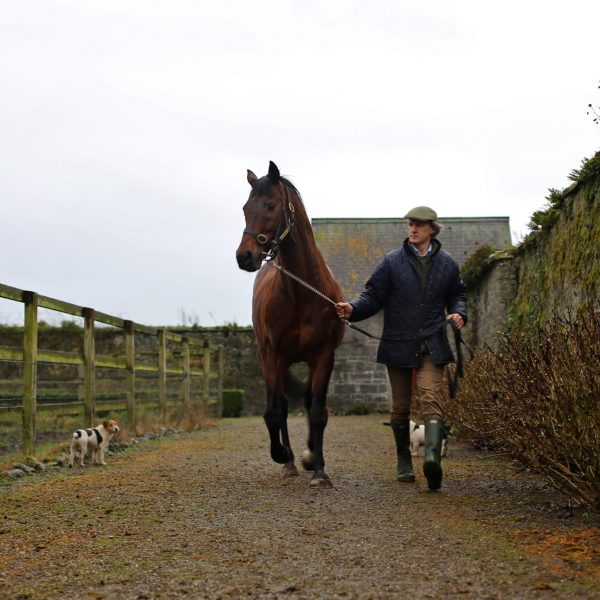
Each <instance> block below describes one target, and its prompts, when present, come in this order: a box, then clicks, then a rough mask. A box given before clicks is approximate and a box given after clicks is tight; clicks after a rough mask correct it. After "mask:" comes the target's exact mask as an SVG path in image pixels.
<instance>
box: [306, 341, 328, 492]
mask: <svg viewBox="0 0 600 600" xmlns="http://www.w3.org/2000/svg"><path fill="white" fill-rule="evenodd" d="M332 369H333V352H332V353H331V354H327V355H324V356H321V357H320V358H319V360H318V361H316V363H315V364H314V365H311V371H312V390H313V398H312V404H311V407H310V411H309V413H308V427H309V435H308V444H309V453H310V462H311V463H312V464H311V466H312V470H313V471H314V475H313V477H312V479H311V482H310V483H311V485H331V481H330V480H329V477H327V475H326V474H325V460H324V458H323V436H324V433H325V427H327V420H328V414H327V407H326V401H327V386H328V384H329V378H330V376H331V371H332ZM311 445H312V448H311ZM307 458H308V457H307ZM303 462H304V464H305V465H306V464H307V462H308V461H305V460H304V459H303ZM305 468H306V467H305Z"/></svg>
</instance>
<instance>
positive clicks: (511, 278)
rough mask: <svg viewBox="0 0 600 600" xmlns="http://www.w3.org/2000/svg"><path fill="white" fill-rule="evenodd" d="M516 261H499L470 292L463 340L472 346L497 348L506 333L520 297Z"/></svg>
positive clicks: (508, 259)
mask: <svg viewBox="0 0 600 600" xmlns="http://www.w3.org/2000/svg"><path fill="white" fill-rule="evenodd" d="M517 287H518V269H517V261H516V260H515V259H514V258H512V257H506V258H501V259H499V260H496V261H495V262H494V263H493V264H492V265H491V267H490V269H489V270H488V271H486V273H485V275H484V276H483V277H482V279H481V281H480V282H479V283H478V285H477V287H475V288H474V289H473V290H469V293H468V301H469V323H468V325H467V326H466V327H465V329H464V333H463V337H464V339H465V341H466V342H467V343H469V344H470V345H471V346H473V347H474V348H475V347H478V346H483V345H485V344H487V345H489V346H491V347H494V346H495V339H496V338H497V335H498V333H499V332H504V331H506V329H507V327H508V322H509V315H510V311H511V307H512V303H513V301H514V298H515V296H516V294H517Z"/></svg>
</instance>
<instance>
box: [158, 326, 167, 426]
mask: <svg viewBox="0 0 600 600" xmlns="http://www.w3.org/2000/svg"><path fill="white" fill-rule="evenodd" d="M158 409H159V412H160V417H161V419H162V421H163V423H166V422H167V337H166V335H165V331H164V329H161V330H159V332H158Z"/></svg>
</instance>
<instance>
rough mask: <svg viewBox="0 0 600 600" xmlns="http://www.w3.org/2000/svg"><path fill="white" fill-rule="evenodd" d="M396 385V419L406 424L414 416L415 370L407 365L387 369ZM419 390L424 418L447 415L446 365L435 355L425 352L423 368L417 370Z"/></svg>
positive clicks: (394, 418) (393, 409)
mask: <svg viewBox="0 0 600 600" xmlns="http://www.w3.org/2000/svg"><path fill="white" fill-rule="evenodd" d="M387 371H388V377H389V378H390V385H391V386H392V417H391V420H392V422H394V421H395V422H397V423H406V422H407V421H408V420H409V419H410V405H411V399H412V392H413V389H412V388H413V382H412V371H413V370H412V369H410V368H403V367H390V366H388V368H387ZM416 371H417V377H416V390H415V391H416V392H417V394H418V395H419V399H420V401H421V411H422V413H423V416H424V417H439V418H440V419H442V418H443V416H444V413H443V411H442V400H441V399H442V389H443V385H444V367H442V366H440V365H436V364H435V363H434V362H433V360H432V359H431V355H429V354H425V355H423V360H422V362H421V367H420V368H419V369H417V370H416Z"/></svg>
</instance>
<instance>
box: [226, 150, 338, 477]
mask: <svg viewBox="0 0 600 600" xmlns="http://www.w3.org/2000/svg"><path fill="white" fill-rule="evenodd" d="M247 179H248V183H249V184H250V185H251V187H252V189H251V191H250V196H249V198H248V201H247V202H246V204H245V205H244V208H243V210H244V216H245V219H246V227H245V229H244V232H243V234H242V240H241V242H240V245H239V247H238V249H237V252H236V258H237V262H238V265H239V267H240V269H243V270H245V271H250V272H254V271H258V273H257V275H256V279H255V282H254V291H253V297H252V324H253V326H254V333H255V336H256V341H257V344H258V350H259V354H260V361H261V366H262V372H263V376H264V379H265V383H266V387H267V405H266V409H265V412H264V420H265V423H266V425H267V429H268V430H269V436H270V440H271V458H272V459H273V460H274V461H275V462H276V463H279V464H282V465H284V466H283V469H282V472H283V474H284V475H285V476H293V475H298V470H297V469H296V466H295V464H294V453H293V452H292V448H291V445H290V440H289V435H288V427H287V416H288V407H287V400H286V381H289V373H288V371H289V369H290V367H291V365H292V364H293V363H297V362H306V363H307V364H308V367H309V376H308V382H307V384H306V389H305V393H304V404H305V407H306V411H307V416H308V449H307V450H305V451H304V453H303V455H302V465H303V466H304V468H305V469H306V470H309V471H313V476H312V479H311V481H310V484H311V485H331V482H330V480H329V477H328V476H327V475H326V474H325V461H324V459H323V434H324V431H325V427H326V426H327V418H328V414H327V405H326V397H327V386H328V384H329V378H330V377H331V372H332V370H333V361H334V350H335V349H336V348H337V346H338V345H339V344H340V342H341V341H342V338H343V336H344V324H343V323H342V321H340V319H339V318H338V317H337V315H336V313H335V310H334V307H333V305H332V304H329V303H328V302H327V301H325V300H324V299H323V298H322V297H320V296H319V295H317V294H315V293H314V292H313V291H311V290H309V289H307V288H306V287H304V286H302V285H300V284H299V283H298V282H297V281H295V280H294V279H293V278H291V277H289V276H287V275H286V274H285V273H284V272H282V271H281V270H280V269H281V268H283V269H286V270H287V271H288V272H290V273H293V274H294V275H295V276H297V277H299V278H300V279H302V280H304V281H305V282H306V283H308V284H310V285H312V286H313V287H314V288H316V289H317V290H319V291H320V292H321V293H322V294H323V295H325V296H327V297H328V298H331V299H333V300H334V301H335V302H338V301H339V300H340V299H341V298H343V296H342V291H341V289H340V286H339V285H338V283H337V281H336V280H335V279H334V277H333V275H332V273H331V271H330V270H329V268H328V267H327V265H326V264H325V260H324V259H323V256H322V254H321V252H320V251H319V249H318V248H317V245H316V243H315V238H314V235H313V231H312V227H311V225H310V221H309V218H308V216H307V214H306V210H305V208H304V203H303V202H302V198H301V196H300V193H299V192H298V190H297V189H296V187H295V186H294V185H293V184H292V183H291V182H290V181H289V180H288V179H286V178H284V177H282V176H281V175H280V173H279V169H278V168H277V166H276V165H275V163H273V162H272V161H271V162H270V163H269V171H268V174H267V175H265V176H264V177H261V178H260V179H259V178H258V177H257V176H256V175H255V174H254V173H253V172H252V171H250V170H248V174H247ZM263 263H264V264H263ZM278 267H279V268H278Z"/></svg>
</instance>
